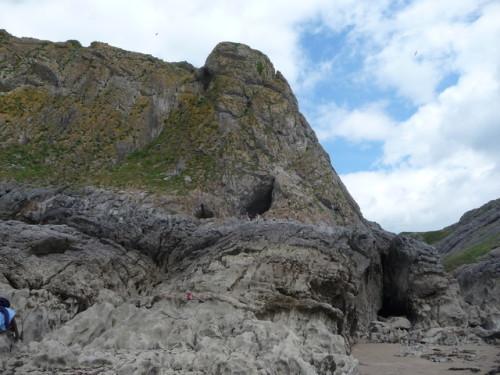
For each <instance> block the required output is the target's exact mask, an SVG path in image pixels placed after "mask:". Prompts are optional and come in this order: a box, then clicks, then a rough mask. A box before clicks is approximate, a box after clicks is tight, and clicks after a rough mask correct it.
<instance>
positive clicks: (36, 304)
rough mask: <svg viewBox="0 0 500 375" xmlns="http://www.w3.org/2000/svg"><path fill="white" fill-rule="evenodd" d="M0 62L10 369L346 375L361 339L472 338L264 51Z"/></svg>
mask: <svg viewBox="0 0 500 375" xmlns="http://www.w3.org/2000/svg"><path fill="white" fill-rule="evenodd" d="M0 67H1V73H0V90H1V92H0V139H1V142H0V163H1V167H2V169H1V172H0V177H1V179H0V256H1V257H2V259H3V261H2V262H0V295H1V296H4V297H7V298H9V299H10V300H11V301H12V303H13V306H14V307H15V308H16V310H17V311H18V324H19V326H20V330H21V333H22V335H23V337H24V341H23V342H13V341H12V340H10V338H9V336H8V335H1V336H0V360H1V362H0V364H1V366H2V367H1V368H2V370H4V371H7V373H11V374H25V373H31V372H33V371H35V372H36V371H38V369H40V368H41V369H43V371H45V370H46V371H52V372H60V373H67V374H95V373H107V372H109V373H119V374H159V373H166V374H174V373H175V374H184V373H185V374H202V373H207V372H208V373H213V374H222V373H224V374H226V373H227V374H233V373H234V374H236V373H238V374H255V373H262V374H276V373H279V374H311V375H314V374H337V375H339V374H351V375H354V374H356V373H357V361H356V359H354V358H352V357H351V356H350V355H349V353H350V346H351V344H352V342H353V341H354V340H355V339H356V338H358V337H364V338H372V339H375V340H381V339H382V340H393V339H395V338H396V336H398V335H399V336H401V335H403V336H404V338H405V340H410V341H411V340H418V341H422V340H428V341H434V342H450V340H452V341H453V340H455V341H464V340H470V339H471V337H470V336H469V335H468V334H467V333H466V331H464V330H463V329H464V328H466V327H467V324H468V322H469V316H468V315H467V314H466V312H465V311H464V309H466V308H467V306H466V304H465V303H464V301H463V300H462V299H461V298H460V295H459V293H458V285H457V282H456V280H455V279H453V278H452V277H451V276H450V275H449V274H446V273H445V272H444V270H443V268H442V266H441V265H440V264H439V262H438V254H437V253H436V251H435V250H434V249H433V248H432V247H429V246H426V245H425V244H423V243H420V242H418V241H414V240H411V239H409V238H406V237H404V236H396V235H394V234H392V233H388V232H385V231H384V230H382V229H381V228H380V227H378V226H377V225H376V224H374V223H369V222H367V221H365V220H364V219H363V218H362V216H361V214H360V211H359V209H358V207H357V205H356V203H355V202H354V201H353V200H352V198H351V197H350V195H349V193H348V192H347V191H346V189H345V187H344V186H343V184H342V182H341V181H340V179H339V178H338V176H337V174H336V173H335V171H334V170H333V169H332V167H331V166H330V163H329V159H328V156H327V155H326V153H325V152H324V151H323V150H322V148H321V146H320V145H319V143H318V141H317V139H316V137H315V135H314V133H313V131H312V130H311V128H310V127H309V125H308V124H307V122H306V120H305V119H304V118H303V116H302V115H301V114H300V113H299V111H298V108H297V101H296V99H295V97H294V95H293V93H292V92H291V90H290V87H289V86H288V84H287V83H286V81H285V79H284V78H283V77H282V75H281V74H280V73H279V72H275V70H274V68H273V66H272V64H271V62H270V61H269V59H268V58H267V57H266V56H265V55H263V54H262V53H260V52H258V51H255V50H252V49H251V48H249V47H247V46H244V45H241V44H235V43H221V44H219V45H218V46H217V47H216V48H215V49H214V51H213V52H212V53H211V54H210V56H209V57H208V58H207V61H206V64H205V66H204V67H202V68H200V69H196V68H194V67H192V66H191V65H189V64H187V63H176V64H171V63H165V62H162V61H160V60H157V59H154V58H152V57H150V56H144V55H140V54H134V53H130V52H126V51H122V50H119V49H116V48H113V47H110V46H107V45H105V44H103V43H93V44H92V46H91V47H89V48H82V47H80V46H79V44H78V43H77V42H74V41H73V42H71V41H70V42H66V43H50V42H43V41H37V40H33V39H18V38H14V37H13V36H11V35H9V34H7V33H6V32H2V33H1V34H0ZM83 184H85V185H86V186H87V187H85V188H82V185H83ZM250 219H252V220H250ZM189 292H192V293H194V295H195V297H196V299H195V300H194V301H187V300H186V298H185V296H186V294H187V293H189ZM392 316H399V317H401V320H402V321H404V324H403V325H402V326H404V330H401V329H400V326H401V325H400V324H399V323H398V324H399V325H398V326H397V327H396V329H395V330H394V329H392V328H391V325H390V324H391V323H390V322H391V320H390V319H389V320H387V321H385V320H386V319H387V318H390V317H392ZM378 319H380V320H384V322H379V321H377V320H378ZM374 321H375V323H374ZM450 326H451V327H453V328H449V327H450ZM430 327H433V328H434V330H432V331H430V332H431V333H430V334H429V333H428V328H430ZM446 327H448V328H446ZM464 332H465V333H464ZM429 335H430V336H429ZM399 336H398V337H399ZM9 351H10V354H9ZM12 353H13V354H12Z"/></svg>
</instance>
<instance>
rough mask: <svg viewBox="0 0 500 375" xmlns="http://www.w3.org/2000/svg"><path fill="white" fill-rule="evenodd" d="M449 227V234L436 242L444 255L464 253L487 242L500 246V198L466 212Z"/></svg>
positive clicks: (493, 245)
mask: <svg viewBox="0 0 500 375" xmlns="http://www.w3.org/2000/svg"><path fill="white" fill-rule="evenodd" d="M447 229H448V232H449V234H448V235H447V236H446V237H445V238H444V239H442V240H441V241H439V242H437V243H436V244H435V246H436V248H437V249H438V251H439V252H440V253H441V254H443V255H448V256H449V255H453V254H459V253H463V252H465V251H467V250H469V249H471V248H473V247H475V246H478V245H481V244H482V243H485V242H487V243H488V244H490V245H491V248H494V247H496V246H500V239H499V236H500V199H496V200H493V201H491V202H488V203H486V204H485V205H483V206H481V207H480V208H477V209H475V210H471V211H468V212H466V213H465V214H464V215H463V216H462V217H461V218H460V220H459V221H458V223H456V224H453V225H451V226H450V227H448V228H447ZM495 245H496V246H495Z"/></svg>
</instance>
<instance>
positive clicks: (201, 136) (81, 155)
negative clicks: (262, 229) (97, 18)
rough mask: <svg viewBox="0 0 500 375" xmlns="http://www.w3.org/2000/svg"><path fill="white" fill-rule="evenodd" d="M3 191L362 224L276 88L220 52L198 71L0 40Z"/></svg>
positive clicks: (261, 63)
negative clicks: (94, 193) (42, 187)
mask: <svg viewBox="0 0 500 375" xmlns="http://www.w3.org/2000/svg"><path fill="white" fill-rule="evenodd" d="M0 69H1V71H2V75H1V76H0V90H1V91H0V92H1V95H0V108H1V109H0V129H1V130H0V141H1V145H2V146H1V149H0V165H1V167H2V170H3V172H2V176H1V177H3V178H11V179H12V178H13V179H22V180H30V181H34V182H37V183H45V184H47V183H48V184H52V185H55V184H64V185H67V184H68V183H84V184H96V183H99V184H100V185H101V186H108V187H110V186H115V187H119V188H135V189H141V190H147V191H150V192H152V193H155V194H157V195H161V196H164V197H168V198H169V199H168V200H169V207H170V209H173V210H175V211H176V212H180V213H184V214H188V215H192V216H197V217H200V218H203V217H206V218H209V217H213V216H217V217H228V216H235V215H242V216H247V215H248V216H250V217H255V216H256V215H261V214H264V213H266V215H267V216H268V217H277V218H289V219H296V220H300V221H304V222H316V223H319V222H323V223H327V224H352V225H362V223H363V219H362V217H361V214H360V211H359V208H358V206H357V205H356V203H355V202H354V200H353V199H352V198H351V196H350V195H349V193H348V192H347V190H346V189H345V187H344V185H343V184H342V182H341V181H340V179H339V177H338V176H337V174H336V173H335V171H334V170H333V169H332V167H331V165H330V161H329V158H328V155H327V154H326V153H325V152H324V151H323V149H322V148H321V146H320V145H319V143H318V141H317V139H316V136H315V135H314V132H313V130H312V129H311V127H310V126H309V125H308V123H307V121H306V120H305V119H304V117H303V116H302V115H301V114H300V112H299V111H298V107H297V101H296V99H295V97H294V95H293V93H292V92H291V90H290V87H289V86H288V84H287V82H286V80H285V79H284V78H283V76H282V75H281V74H280V73H279V72H275V70H274V68H273V65H272V63H271V62H270V61H269V59H268V58H267V57H266V56H265V55H263V54H262V53H260V52H258V51H255V50H252V49H251V48H249V47H247V46H245V45H242V44H236V43H221V44H219V45H218V46H217V47H216V48H215V49H214V51H213V52H212V53H211V54H210V56H209V57H208V58H207V62H206V64H205V66H204V67H202V68H200V69H195V68H194V67H192V66H191V65H189V64H187V63H177V64H172V63H165V62H163V61H160V60H158V59H155V58H153V57H151V56H145V55H141V54H136V53H131V52H126V51H123V50H120V49H117V48H114V47H111V46H108V45H106V44H104V43H97V42H96V43H92V45H91V46H90V47H89V48H83V47H80V46H79V45H78V44H77V43H76V42H71V41H70V42H66V43H51V42H43V41H38V40H34V39H18V38H14V37H13V36H11V35H9V34H7V33H6V32H2V34H0Z"/></svg>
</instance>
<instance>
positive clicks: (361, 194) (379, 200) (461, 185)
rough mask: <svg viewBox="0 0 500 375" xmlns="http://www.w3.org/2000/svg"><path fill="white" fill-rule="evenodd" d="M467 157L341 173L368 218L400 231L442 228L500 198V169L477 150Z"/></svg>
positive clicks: (394, 230) (397, 231) (387, 227)
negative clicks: (459, 162)
mask: <svg viewBox="0 0 500 375" xmlns="http://www.w3.org/2000/svg"><path fill="white" fill-rule="evenodd" d="M462 161H463V162H464V165H463V167H459V166H456V165H455V166H450V165H447V164H446V163H443V164H442V165H436V166H433V165H430V166H426V167H424V168H419V169H415V168H409V167H407V166H401V167H398V168H395V169H391V170H387V171H376V172H359V173H352V174H346V175H342V176H341V178H342V180H343V181H344V183H345V184H346V186H347V189H348V190H349V191H350V192H351V194H352V195H353V196H354V198H355V199H356V201H357V202H358V204H359V205H360V207H361V210H362V212H363V214H364V216H365V217H366V218H367V219H368V220H372V221H376V222H378V223H381V224H382V225H383V227H384V228H386V229H389V230H391V231H393V232H396V233H399V232H402V231H429V230H437V229H441V228H444V227H445V226H448V225H450V224H452V223H455V222H457V221H458V219H459V218H460V216H461V215H462V214H463V213H465V212H466V211H468V210H471V209H473V208H477V207H479V206H481V205H483V204H484V203H486V202H487V201H489V200H492V199H496V198H498V193H499V191H500V173H499V172H498V169H494V168H492V165H491V163H490V162H488V160H485V159H481V158H478V157H477V155H475V154H469V155H463V158H462ZM483 163H485V164H484V165H483ZM477 166H480V167H479V168H476V167H477Z"/></svg>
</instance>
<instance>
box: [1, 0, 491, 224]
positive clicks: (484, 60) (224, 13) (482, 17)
mask: <svg viewBox="0 0 500 375" xmlns="http://www.w3.org/2000/svg"><path fill="white" fill-rule="evenodd" d="M0 28H3V29H6V30H7V31H8V32H9V33H11V34H13V35H15V36H17V37H23V36H25V37H34V38H37V39H44V40H51V41H66V40H69V39H76V40H78V41H80V42H81V43H82V45H84V46H88V45H90V43H92V42H93V41H101V42H106V43H109V44H111V45H113V46H116V47H120V48H123V49H126V50H130V51H136V52H142V53H146V54H151V55H153V56H155V57H158V58H160V59H162V60H165V61H172V62H173V61H188V62H190V63H191V64H193V65H195V66H197V67H201V66H203V65H204V62H205V59H206V57H207V56H208V54H209V53H210V52H211V51H212V49H213V48H214V47H215V45H216V44H217V43H219V42H221V41H232V42H239V43H245V44H247V45H249V46H251V47H252V48H255V49H258V50H260V51H262V52H263V53H265V54H266V55H268V56H269V58H270V59H271V61H272V62H273V64H274V67H275V68H276V69H277V70H279V71H281V72H282V73H283V75H284V76H285V78H286V79H287V80H288V82H289V83H290V85H291V87H292V89H293V91H294V93H295V94H296V96H297V98H298V100H299V107H300V110H301V112H302V113H303V114H304V115H305V117H306V118H307V120H308V122H309V124H310V125H311V126H312V127H313V129H314V130H315V132H316V135H317V136H318V138H319V140H320V142H321V144H322V146H323V147H324V148H325V150H326V151H327V152H328V153H329V155H330V158H331V161H332V165H333V167H334V168H335V170H336V171H337V173H338V174H339V175H340V177H341V179H342V181H343V182H344V184H345V185H346V186H347V188H348V190H349V192H350V193H351V194H352V196H353V197H354V199H355V200H356V201H357V202H358V204H359V206H360V208H361V211H362V212H363V215H364V216H365V217H366V218H367V219H368V220H371V221H375V222H378V223H379V224H380V225H382V227H383V228H384V229H387V230H389V231H392V232H396V233H399V232H402V231H429V230H438V229H441V228H443V227H445V226H447V225H450V224H453V223H455V222H457V221H458V220H459V218H460V216H461V215H462V214H463V213H465V212H466V211H468V210H471V209H473V208H477V207H480V206H481V205H483V204H484V203H486V202H488V201H490V200H492V199H497V198H500V1H499V0H439V1H436V0H377V1H373V0H307V1H304V0H301V1H296V0H246V1H244V2H240V1H234V0H211V1H209V0H184V1H178V0H177V1H174V0H135V1H132V0H0Z"/></svg>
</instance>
